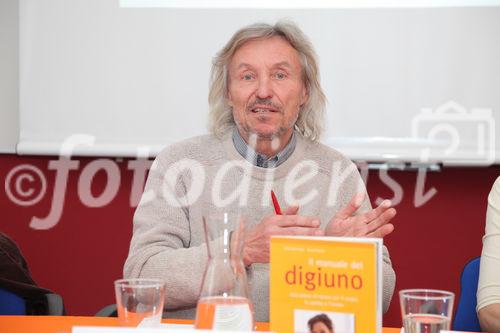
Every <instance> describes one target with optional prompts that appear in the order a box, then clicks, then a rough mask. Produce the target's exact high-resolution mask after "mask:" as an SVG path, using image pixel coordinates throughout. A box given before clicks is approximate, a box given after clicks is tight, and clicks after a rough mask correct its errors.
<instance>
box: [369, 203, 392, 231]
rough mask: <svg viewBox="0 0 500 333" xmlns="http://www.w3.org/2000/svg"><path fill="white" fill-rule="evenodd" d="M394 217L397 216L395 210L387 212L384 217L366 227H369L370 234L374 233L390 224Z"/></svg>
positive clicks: (381, 216)
mask: <svg viewBox="0 0 500 333" xmlns="http://www.w3.org/2000/svg"><path fill="white" fill-rule="evenodd" d="M394 216H396V210H395V209H394V208H391V209H389V210H387V211H385V212H384V213H383V214H382V215H380V216H379V217H377V218H376V219H375V220H373V221H372V222H370V223H368V224H367V225H366V226H367V227H368V233H370V232H374V231H375V230H377V229H379V228H381V227H382V226H384V225H385V224H388V223H389V221H390V220H392V219H393V218H394Z"/></svg>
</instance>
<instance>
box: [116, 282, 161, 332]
mask: <svg viewBox="0 0 500 333" xmlns="http://www.w3.org/2000/svg"><path fill="white" fill-rule="evenodd" d="M115 295H116V307H117V310H118V320H119V322H120V324H121V325H123V326H143V327H153V326H158V325H159V324H160V322H161V316H162V313H163V303H164V300H165V284H164V282H163V281H162V280H159V279H121V280H116V281H115Z"/></svg>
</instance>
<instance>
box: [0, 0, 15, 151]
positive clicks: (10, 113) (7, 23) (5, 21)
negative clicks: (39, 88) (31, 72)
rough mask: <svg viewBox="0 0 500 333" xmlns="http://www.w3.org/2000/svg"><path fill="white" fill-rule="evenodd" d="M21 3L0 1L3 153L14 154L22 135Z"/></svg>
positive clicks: (0, 147) (0, 140)
mask: <svg viewBox="0 0 500 333" xmlns="http://www.w3.org/2000/svg"><path fill="white" fill-rule="evenodd" d="M18 23H19V3H18V0H0V153H15V151H16V144H17V141H18V133H19V88H18V87H19V84H18V83H19V74H18V68H19V66H18V58H19V57H18V54H19V52H18V49H19V48H18V40H19V38H18V35H19V24H18Z"/></svg>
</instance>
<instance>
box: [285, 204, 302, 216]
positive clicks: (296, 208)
mask: <svg viewBox="0 0 500 333" xmlns="http://www.w3.org/2000/svg"><path fill="white" fill-rule="evenodd" d="M298 212H299V206H298V205H292V206H290V207H288V208H287V209H285V211H284V212H283V215H297V213H298Z"/></svg>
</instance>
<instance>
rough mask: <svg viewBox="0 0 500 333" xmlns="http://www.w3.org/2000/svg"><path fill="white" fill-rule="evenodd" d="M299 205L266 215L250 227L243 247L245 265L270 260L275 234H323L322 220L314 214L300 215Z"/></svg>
mask: <svg viewBox="0 0 500 333" xmlns="http://www.w3.org/2000/svg"><path fill="white" fill-rule="evenodd" d="M298 210H299V207H297V206H292V207H289V208H287V209H286V210H285V211H284V213H283V215H270V216H266V217H265V218H264V219H262V221H261V222H260V223H259V224H257V225H255V226H253V227H252V228H250V230H248V231H247V233H246V235H245V244H244V247H243V263H244V264H245V266H248V265H251V264H253V263H268V262H269V245H270V238H271V236H275V235H282V236H284V235H306V236H323V235H324V234H325V233H324V231H323V230H321V229H319V226H320V220H319V218H318V217H314V216H299V215H297V212H298Z"/></svg>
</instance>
